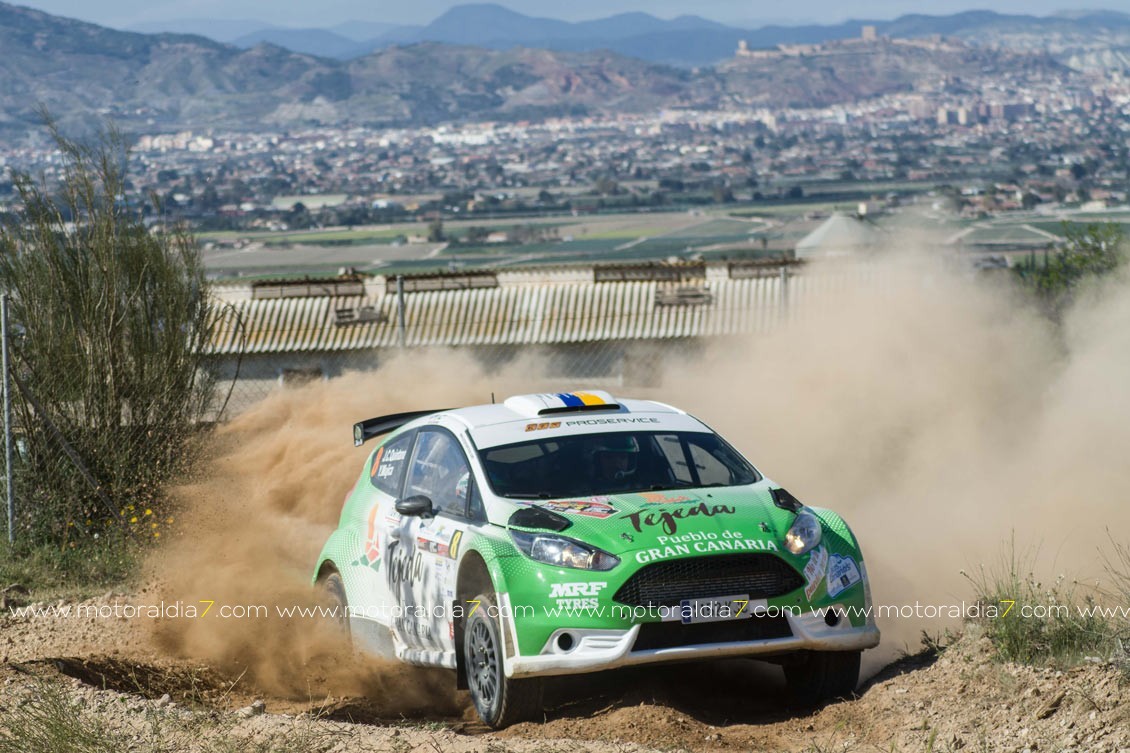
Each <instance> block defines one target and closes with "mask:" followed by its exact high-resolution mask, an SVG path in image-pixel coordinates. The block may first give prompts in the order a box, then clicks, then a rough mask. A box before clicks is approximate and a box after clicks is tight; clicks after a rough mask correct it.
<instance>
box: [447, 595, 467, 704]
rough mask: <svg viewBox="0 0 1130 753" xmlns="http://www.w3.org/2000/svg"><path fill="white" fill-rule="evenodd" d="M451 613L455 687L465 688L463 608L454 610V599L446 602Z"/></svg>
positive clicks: (458, 688)
mask: <svg viewBox="0 0 1130 753" xmlns="http://www.w3.org/2000/svg"><path fill="white" fill-rule="evenodd" d="M447 609H448V612H447V613H448V614H450V615H451V630H452V633H451V639H452V642H453V643H454V644H455V689H456V690H467V688H468V685H467V660H466V658H465V657H464V656H463V610H459V611H458V612H456V611H455V600H454V599H453V600H451V601H449V602H447Z"/></svg>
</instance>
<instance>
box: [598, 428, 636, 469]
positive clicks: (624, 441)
mask: <svg viewBox="0 0 1130 753" xmlns="http://www.w3.org/2000/svg"><path fill="white" fill-rule="evenodd" d="M639 455H640V444H639V442H638V441H636V438H635V437H633V436H632V435H630V434H619V435H617V434H611V435H606V436H598V437H597V438H596V439H595V440H594V441H593V442H592V444H591V445H590V447H589V457H590V458H591V462H592V465H593V472H594V474H596V475H598V476H606V477H607V476H610V477H611V478H612V479H614V480H617V481H619V480H622V479H625V478H628V477H629V476H632V475H633V474H634V473H635V472H636V467H637V465H638V463H639Z"/></svg>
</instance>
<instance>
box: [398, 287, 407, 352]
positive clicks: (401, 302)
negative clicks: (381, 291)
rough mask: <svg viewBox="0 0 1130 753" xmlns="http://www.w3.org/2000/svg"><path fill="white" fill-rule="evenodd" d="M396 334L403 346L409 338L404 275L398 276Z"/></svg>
mask: <svg viewBox="0 0 1130 753" xmlns="http://www.w3.org/2000/svg"><path fill="white" fill-rule="evenodd" d="M396 334H397V338H398V340H399V342H400V347H402V348H403V347H404V343H405V341H406V339H407V338H406V333H405V331H404V275H397V276H396Z"/></svg>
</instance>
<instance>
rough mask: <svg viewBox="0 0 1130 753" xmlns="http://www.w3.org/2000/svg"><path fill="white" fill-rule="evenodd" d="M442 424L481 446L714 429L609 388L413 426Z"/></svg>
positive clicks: (534, 398)
mask: <svg viewBox="0 0 1130 753" xmlns="http://www.w3.org/2000/svg"><path fill="white" fill-rule="evenodd" d="M437 422H442V423H449V422H451V423H456V422H457V423H458V424H462V425H463V426H464V427H466V429H467V431H468V432H469V433H470V434H471V437H472V439H473V440H474V442H475V445H476V446H478V447H495V446H498V445H505V444H513V443H515V442H522V441H526V440H530V439H535V438H537V439H542V438H547V437H553V436H562V435H570V434H598V433H604V432H613V431H631V430H646V431H695V432H704V431H705V432H709V431H711V430H710V428H709V427H707V426H706V425H705V424H703V423H702V422H701V421H699V420H698V419H696V418H694V417H693V416H690V415H688V414H687V413H685V412H684V411H681V410H679V409H678V408H674V407H672V406H670V405H666V404H664V403H660V402H656V401H654V400H636V399H631V398H614V397H613V396H612V395H610V394H609V393H607V392H605V391H603V390H584V391H577V392H553V393H535V394H529V395H514V396H512V397H508V398H506V400H504V401H503V402H501V403H495V404H490V405H475V406H470V407H467V408H457V409H454V410H449V411H444V412H443V413H441V414H438V415H434V416H432V417H428V418H424V419H420V420H419V421H418V422H413V425H422V424H427V423H437Z"/></svg>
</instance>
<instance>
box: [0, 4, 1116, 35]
mask: <svg viewBox="0 0 1130 753" xmlns="http://www.w3.org/2000/svg"><path fill="white" fill-rule="evenodd" d="M7 1H9V2H12V3H13V4H17V5H27V6H31V7H33V8H39V9H40V10H44V11H47V12H48V13H54V14H56V15H60V16H68V17H71V18H79V19H82V20H84V21H93V22H95V23H99V24H103V25H106V26H114V27H118V28H125V27H129V26H132V25H134V24H139V23H147V22H153V21H168V20H174V19H202V18H208V19H212V18H215V19H255V20H261V21H264V22H270V23H272V24H277V25H286V26H332V25H334V24H336V23H340V22H342V21H348V20H353V19H356V20H362V21H386V22H390V23H426V22H428V21H430V20H431V19H432V18H434V17H436V16H438V15H439V14H440V13H442V12H443V11H445V10H446V9H447V8H450V7H451V6H452V5H458V4H460V3H459V2H451V0H414V2H410V3H405V2H391V1H390V0H368V1H367V2H366V1H364V0H314V1H313V2H311V0H94V1H93V2H92V0H31V1H30V2H28V1H26V0H25V1H23V2H21V0H7ZM1077 2H1078V0H981V1H980V2H978V1H977V0H931V1H930V2H915V0H867V1H866V2H861V3H844V2H842V1H840V0H793V1H792V2H789V3H781V2H767V0H695V1H692V0H572V2H569V3H562V2H560V0H509V1H503V2H501V3H500V4H501V5H505V6H507V7H509V8H512V9H514V10H517V11H520V12H522V13H526V14H527V15H538V16H549V17H553V18H564V19H567V20H580V19H585V18H599V17H603V16H607V15H610V14H612V13H618V12H622V11H647V12H648V13H651V14H653V15H656V16H661V17H664V18H670V17H672V16H677V15H681V14H684V13H691V14H696V15H701V16H705V17H707V18H713V19H715V20H718V21H723V22H727V23H745V24H746V25H749V24H751V23H764V22H779V23H836V22H838V21H843V20H846V19H849V18H876V19H883V18H894V17H895V16H898V15H901V14H903V13H911V12H915V13H930V14H935V15H937V14H946V13H953V12H956V11H961V10H970V9H989V10H996V11H999V12H1002V13H1031V14H1036V15H1047V14H1049V13H1054V12H1056V11H1059V10H1063V9H1065V8H1071V7H1072V6H1073V5H1075V4H1076V3H1077ZM1086 6H1087V7H1096V8H1107V9H1112V10H1121V11H1125V12H1130V0H1094V1H1093V2H1092V0H1087V2H1086Z"/></svg>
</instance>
